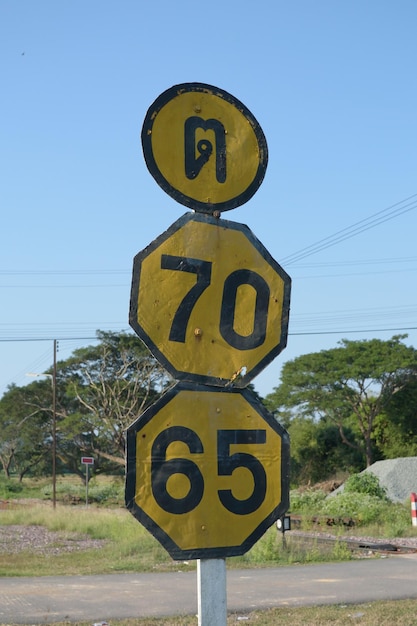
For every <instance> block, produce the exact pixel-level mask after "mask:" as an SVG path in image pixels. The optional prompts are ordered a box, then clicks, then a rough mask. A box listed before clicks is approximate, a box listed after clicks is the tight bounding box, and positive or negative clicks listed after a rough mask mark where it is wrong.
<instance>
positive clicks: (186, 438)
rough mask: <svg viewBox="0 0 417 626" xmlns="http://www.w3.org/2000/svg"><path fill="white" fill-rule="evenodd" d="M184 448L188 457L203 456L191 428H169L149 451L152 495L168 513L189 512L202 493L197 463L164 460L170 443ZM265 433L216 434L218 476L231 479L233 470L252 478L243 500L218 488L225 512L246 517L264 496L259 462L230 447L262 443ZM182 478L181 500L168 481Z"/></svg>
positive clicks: (200, 445) (247, 431)
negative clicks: (186, 484)
mask: <svg viewBox="0 0 417 626" xmlns="http://www.w3.org/2000/svg"><path fill="white" fill-rule="evenodd" d="M177 441H179V442H182V443H184V444H186V445H187V447H188V449H189V451H190V453H191V454H203V453H204V447H203V444H202V441H201V439H200V437H199V436H198V435H197V433H196V432H195V431H193V430H191V428H186V427H184V426H171V427H170V428H167V429H166V430H164V431H162V432H161V433H160V434H159V435H158V436H157V437H156V438H155V441H154V442H153V445H152V452H151V482H152V493H153V496H154V498H155V500H156V502H157V503H158V505H159V506H160V507H161V508H162V509H164V511H167V512H168V513H174V514H177V515H180V514H183V513H189V512H190V511H192V510H193V509H195V508H196V507H197V506H198V505H199V504H200V502H201V500H202V498H203V494H204V478H203V475H202V473H201V471H200V469H199V467H198V464H197V463H195V462H194V461H192V460H191V459H184V458H172V459H167V448H168V446H169V445H170V444H171V443H173V442H177ZM265 443H266V431H265V430H262V429H248V430H244V429H231V430H218V431H217V475H218V476H232V474H233V472H234V471H235V469H237V468H240V467H243V468H246V469H247V470H248V471H249V472H250V473H251V474H252V478H253V483H254V485H253V491H252V493H251V495H250V496H249V497H248V498H246V499H239V498H236V496H235V495H234V494H233V490H232V489H219V490H218V491H217V493H218V497H219V500H220V502H221V503H222V505H223V506H224V508H225V509H227V510H228V511H230V512H231V513H235V514H236V515H247V514H249V513H253V512H254V511H256V510H257V509H258V508H259V507H260V505H261V504H262V502H263V501H264V499H265V496H266V483H267V481H266V472H265V469H264V467H263V465H262V463H261V462H260V461H259V459H257V458H256V457H255V456H253V455H252V454H248V453H247V452H235V453H233V454H231V446H234V445H246V444H265ZM176 474H182V475H184V476H185V477H186V478H187V479H188V482H189V490H188V492H187V494H185V495H184V496H182V497H174V496H173V495H171V494H170V493H169V490H168V481H169V479H170V478H171V477H172V476H174V475H176Z"/></svg>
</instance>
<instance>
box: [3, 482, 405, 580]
mask: <svg viewBox="0 0 417 626" xmlns="http://www.w3.org/2000/svg"><path fill="white" fill-rule="evenodd" d="M25 483H27V484H26V485H25V487H22V485H21V483H19V482H18V481H14V480H13V479H8V480H7V481H2V482H1V483H0V499H3V508H2V510H1V511H0V538H1V527H2V526H13V527H14V528H16V540H17V543H18V542H19V529H22V528H26V529H28V528H32V529H36V528H39V527H42V528H46V529H48V530H49V531H51V532H53V533H55V535H54V536H53V542H54V543H53V545H54V547H55V549H54V550H52V551H51V550H45V548H44V547H42V546H41V547H37V546H36V541H33V542H31V543H30V544H29V545H26V544H25V543H24V542H22V543H23V547H22V549H21V550H18V551H17V552H14V553H8V551H7V549H4V547H3V549H2V546H1V544H0V576H35V575H36V576H51V575H65V574H67V575H68V574H84V575H85V574H104V573H115V572H150V571H154V572H160V571H171V570H178V569H179V568H180V569H184V570H187V569H193V568H194V567H195V562H194V561H189V562H188V561H173V560H172V559H171V557H170V556H169V555H168V554H167V552H166V551H165V550H164V549H163V548H162V547H161V546H160V544H159V543H158V542H157V541H156V539H154V537H153V536H152V535H150V534H149V533H148V532H147V531H146V530H145V529H144V528H143V527H142V526H141V524H139V523H138V522H137V520H136V519H134V518H133V516H132V515H131V514H130V513H129V512H128V511H127V510H126V509H125V508H124V506H123V492H124V488H123V481H122V479H121V478H120V477H114V478H110V477H100V478H96V479H94V480H93V481H92V483H91V484H90V489H89V495H90V494H91V497H92V500H93V503H90V504H89V506H88V508H87V507H86V505H85V501H84V500H83V498H85V492H84V491H83V488H82V485H81V484H79V482H77V481H74V478H73V477H66V478H60V480H59V481H58V485H57V494H58V503H57V507H56V509H53V507H52V505H51V502H50V500H49V498H50V488H51V486H50V484H49V483H48V482H45V481H43V480H36V481H25ZM5 484H6V486H7V489H6V490H5V488H4V485H5ZM13 484H14V485H17V486H18V487H19V488H20V487H21V488H22V490H21V491H19V492H18V493H15V492H13V489H12V490H11V492H10V486H11V485H13ZM352 485H353V486H352ZM379 489H380V488H379V485H378V479H376V477H374V476H373V475H372V478H371V479H369V477H368V475H361V476H354V477H352V480H351V481H350V483H349V481H348V482H347V485H346V488H345V491H344V492H343V493H341V494H338V495H336V496H334V497H330V498H329V497H327V494H326V493H325V492H324V491H323V490H321V489H304V490H297V491H293V492H292V494H291V511H290V513H291V514H292V515H293V516H294V518H297V520H301V521H300V523H299V525H297V528H299V529H300V530H306V531H311V530H312V529H313V530H315V531H318V532H320V531H325V532H326V533H327V534H328V533H332V534H333V535H334V536H335V542H334V543H332V544H331V546H328V545H326V546H322V545H321V544H320V543H319V542H318V540H316V539H315V538H314V537H311V538H310V539H309V540H308V541H307V542H306V541H305V540H304V541H299V536H298V534H297V533H296V532H294V533H293V532H286V533H285V536H283V535H282V533H281V532H279V531H278V530H277V529H276V527H275V526H272V527H271V528H270V529H269V530H268V531H267V532H266V533H265V535H264V536H263V537H262V538H261V539H260V540H259V541H258V542H257V543H256V544H255V545H254V546H253V548H252V549H251V550H250V551H249V552H247V553H246V554H245V555H243V556H240V557H233V558H229V559H228V560H227V563H228V567H269V566H279V565H289V564H295V563H313V562H323V561H332V560H337V561H341V560H349V559H351V558H352V553H351V551H350V550H349V549H348V547H347V545H346V543H345V542H344V541H343V539H342V536H343V537H346V536H349V534H351V535H352V534H353V535H362V536H368V537H369V536H370V537H375V538H387V539H389V538H398V537H410V536H411V537H417V529H416V528H413V527H412V526H411V520H410V509H409V504H408V503H404V504H393V503H391V502H389V501H388V500H387V499H386V498H385V497H384V495H383V492H381V491H378V490H379ZM6 493H7V498H5V495H6ZM69 495H70V500H68V496H69ZM20 496H23V497H20ZM69 501H71V502H76V503H77V504H75V505H74V504H68V502H69ZM64 503H66V504H64ZM341 518H343V519H341ZM346 518H349V519H351V520H352V521H353V522H354V524H355V525H354V526H353V527H351V528H347V527H346V525H344V523H343V521H346ZM328 519H331V520H332V522H333V523H332V525H331V526H328V525H327V524H326V520H328ZM317 520H318V521H319V522H320V520H322V525H317ZM339 520H340V523H339ZM293 528H295V525H293ZM33 533H34V535H35V537H36V532H35V531H33ZM317 534H318V533H317ZM22 536H23V535H22ZM64 540H66V541H67V544H68V541H74V542H76V541H77V545H76V546H75V543H74V549H73V550H67V551H66V550H63V549H61V546H62V542H63V541H64ZM89 540H100V542H101V543H100V546H99V548H98V547H97V546H95V545H93V546H91V544H90V543H89Z"/></svg>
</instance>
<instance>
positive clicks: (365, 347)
mask: <svg viewBox="0 0 417 626" xmlns="http://www.w3.org/2000/svg"><path fill="white" fill-rule="evenodd" d="M405 338H406V336H404V335H402V336H394V337H392V338H391V339H390V340H388V341H382V340H379V339H370V340H364V341H349V340H347V339H344V340H342V341H341V342H340V343H339V346H338V347H337V348H333V349H331V350H323V351H321V352H316V353H311V354H306V355H303V356H300V357H298V358H296V359H294V360H293V361H288V362H287V363H285V364H284V366H283V368H282V374H281V384H280V385H279V386H278V387H276V388H275V389H274V391H273V392H272V393H271V394H269V395H268V396H267V398H266V404H267V406H268V407H269V408H270V409H272V410H273V411H275V412H277V414H279V412H280V411H284V410H286V411H288V410H289V409H291V413H292V416H293V417H294V416H302V417H304V418H309V419H313V420H315V421H319V420H325V421H327V422H329V423H332V424H334V425H335V426H336V427H337V429H338V432H339V435H340V437H341V440H342V441H343V443H344V444H345V445H347V446H349V447H351V448H353V449H356V450H357V451H359V452H360V453H361V454H362V455H363V458H364V459H365V462H366V465H367V466H369V465H371V464H372V463H373V461H374V457H375V455H378V450H377V448H376V446H375V438H376V429H377V426H378V425H379V420H380V418H381V416H382V415H384V414H385V415H387V411H391V412H392V411H393V410H394V406H395V401H394V398H395V396H396V394H399V393H400V392H402V393H403V394H404V393H405V390H406V389H407V388H408V389H410V385H415V383H416V381H417V351H416V350H415V349H414V348H412V347H409V346H406V345H405V344H404V343H403V341H402V340H403V339H405ZM352 430H353V431H354V432H355V433H356V437H355V438H354V439H352V437H351V431H352Z"/></svg>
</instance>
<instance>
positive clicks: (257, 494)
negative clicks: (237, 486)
mask: <svg viewBox="0 0 417 626" xmlns="http://www.w3.org/2000/svg"><path fill="white" fill-rule="evenodd" d="M246 443H266V431H265V430H219V431H218V432H217V472H218V475H219V476H231V475H232V473H233V471H234V470H235V469H236V468H238V467H245V468H246V469H248V470H249V471H250V472H251V474H252V476H253V480H254V487H253V492H252V495H250V496H249V498H246V500H238V499H237V498H235V496H234V495H233V493H232V491H231V489H220V490H219V498H220V501H221V503H222V504H223V506H224V507H225V508H226V509H227V510H228V511H231V512H232V513H236V514H237V515H247V514H248V513H253V512H254V511H256V509H258V508H259V506H260V505H261V504H262V502H263V501H264V499H265V495H266V473H265V470H264V467H263V465H262V463H261V462H260V461H258V459H257V458H255V457H254V456H253V455H252V454H247V453H246V452H235V453H234V454H230V446H231V445H233V444H246Z"/></svg>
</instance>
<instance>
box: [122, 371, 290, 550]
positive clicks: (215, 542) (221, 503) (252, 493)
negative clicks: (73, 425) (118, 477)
mask: <svg viewBox="0 0 417 626" xmlns="http://www.w3.org/2000/svg"><path fill="white" fill-rule="evenodd" d="M127 450H128V455H127V479H126V505H127V508H128V509H129V510H130V511H131V513H132V514H133V515H134V516H135V517H136V518H137V519H138V520H139V521H140V522H141V523H142V524H143V525H144V526H145V528H147V529H148V530H149V531H150V532H151V533H152V534H153V535H154V536H155V537H156V538H157V539H158V540H159V542H160V543H161V544H162V545H163V546H164V548H165V549H166V550H167V551H168V552H169V553H170V555H171V556H172V557H173V558H174V559H191V558H196V559H198V558H219V557H224V556H236V555H239V554H244V553H245V552H246V551H247V550H249V549H250V548H251V547H252V546H253V544H254V543H255V542H256V541H257V540H258V539H259V538H260V537H261V536H262V535H263V534H264V532H265V531H266V530H267V528H269V526H271V524H273V523H274V522H275V520H276V519H278V518H279V517H281V516H282V515H283V514H284V512H285V511H286V510H287V508H288V489H287V488H286V485H287V484H288V481H289V438H288V434H287V432H286V431H285V430H284V428H282V426H280V424H279V423H278V422H277V420H276V419H275V418H274V417H273V415H271V414H270V413H269V412H268V411H266V409H265V407H264V406H263V405H262V403H261V402H259V400H258V399H257V398H256V396H255V395H254V394H253V393H252V392H250V391H249V390H248V389H244V390H238V389H234V388H233V389H231V390H225V389H224V388H219V387H210V386H208V385H193V384H190V383H177V385H176V386H175V387H173V388H172V389H171V390H169V391H168V392H167V393H166V394H165V395H163V396H162V397H161V398H160V399H159V400H158V401H157V402H156V403H155V404H154V405H152V406H151V407H150V408H148V409H147V410H146V411H145V412H144V413H143V414H142V415H141V416H140V417H139V419H138V420H136V422H134V423H133V424H132V425H131V426H130V427H129V428H128V431H127Z"/></svg>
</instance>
